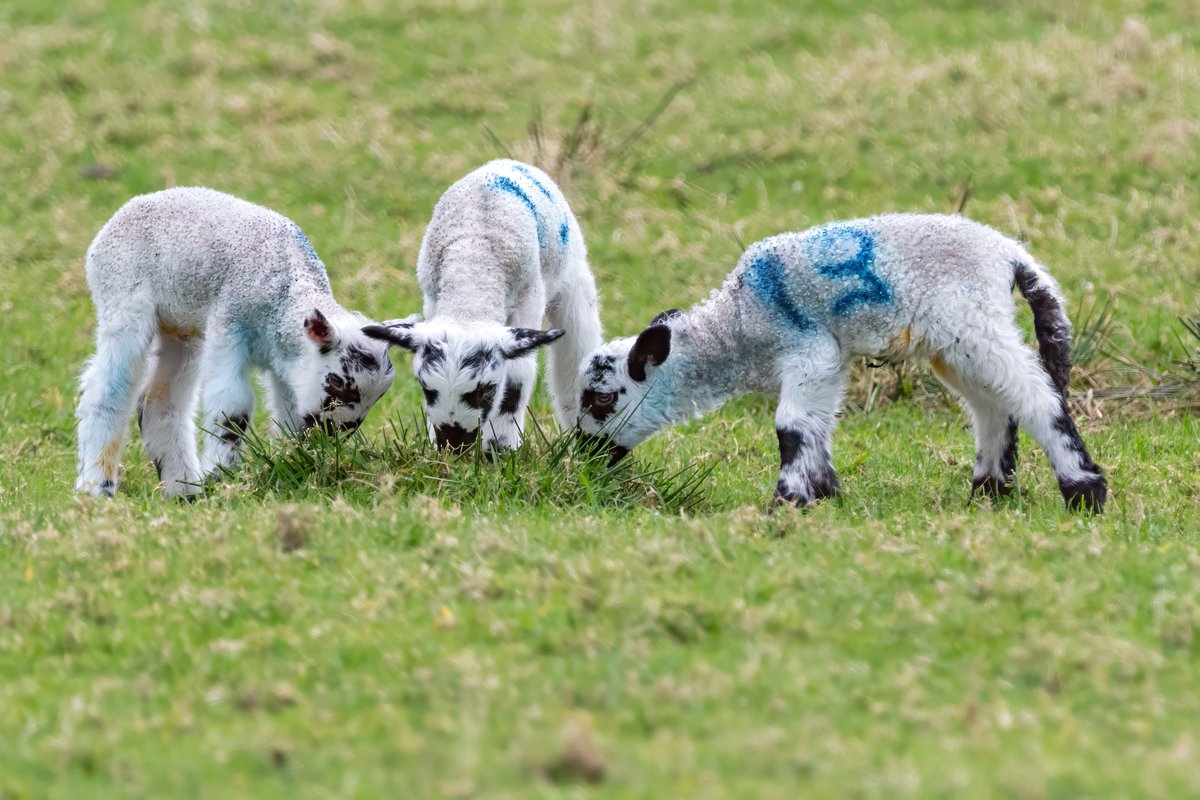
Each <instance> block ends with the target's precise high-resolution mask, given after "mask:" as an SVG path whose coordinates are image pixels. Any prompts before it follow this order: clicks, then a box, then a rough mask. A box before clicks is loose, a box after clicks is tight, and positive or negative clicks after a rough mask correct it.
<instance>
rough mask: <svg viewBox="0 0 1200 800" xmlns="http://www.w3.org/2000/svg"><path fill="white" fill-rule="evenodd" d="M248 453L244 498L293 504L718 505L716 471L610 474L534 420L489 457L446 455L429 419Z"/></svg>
mask: <svg viewBox="0 0 1200 800" xmlns="http://www.w3.org/2000/svg"><path fill="white" fill-rule="evenodd" d="M243 446H244V459H243V464H242V465H241V466H240V467H239V468H238V469H236V470H234V471H230V472H227V473H226V475H225V476H224V480H225V481H228V482H232V483H235V484H236V485H237V488H238V491H239V492H245V493H249V494H251V495H254V496H258V497H264V498H265V497H268V496H274V497H280V498H286V499H300V498H310V499H311V497H312V495H313V494H314V493H315V494H318V495H322V496H326V497H332V496H340V497H342V498H344V499H345V500H347V501H348V502H352V503H369V502H371V501H372V499H373V498H374V497H376V496H377V495H378V494H379V493H393V492H394V493H410V494H422V495H431V496H436V497H439V498H442V499H445V500H447V501H449V502H451V503H454V504H457V505H463V506H467V507H470V508H474V509H476V510H480V511H514V510H518V509H532V508H539V507H547V506H549V507H551V508H557V509H567V508H575V509H578V508H595V509H616V510H620V509H630V508H635V507H644V508H652V509H656V510H659V511H662V512H663V513H667V514H679V513H692V512H696V511H699V510H703V509H705V508H707V507H709V506H710V505H711V503H710V498H709V493H708V490H707V483H706V481H707V478H708V476H709V474H710V473H711V472H712V470H713V468H714V466H715V465H713V464H707V465H706V464H702V463H699V462H690V463H687V464H684V465H683V466H682V467H679V468H678V469H673V470H672V469H667V468H654V467H649V466H647V465H643V464H639V463H638V462H637V461H635V460H632V459H627V460H626V461H624V462H621V463H619V464H616V465H613V466H609V465H608V463H607V457H606V456H605V455H604V454H599V453H596V452H594V451H591V450H589V449H588V448H587V446H586V445H584V444H583V443H582V442H580V440H579V439H578V438H577V437H576V436H575V435H574V433H573V432H571V433H564V434H549V433H547V432H546V431H545V430H544V429H542V428H541V426H539V425H538V424H537V422H536V420H533V419H531V421H530V424H529V427H528V429H527V431H526V442H525V444H524V445H523V446H522V447H521V448H520V449H518V450H516V451H512V452H503V453H499V454H496V455H493V456H492V457H490V458H489V457H488V456H487V455H485V454H484V453H483V451H482V448H481V446H480V445H479V444H478V443H476V445H475V446H474V447H473V448H472V449H470V450H468V451H466V452H464V453H458V454H455V453H447V452H441V451H438V450H437V449H436V448H435V447H434V446H433V445H432V444H431V443H430V442H429V439H428V437H427V436H426V435H425V424H424V421H423V420H415V421H414V422H412V423H405V422H403V421H397V420H392V421H391V422H390V424H389V426H388V430H387V431H386V432H384V433H383V434H380V435H376V436H371V435H367V434H365V433H362V432H361V431H360V432H355V433H352V434H327V433H325V432H324V431H321V430H317V429H314V430H311V431H307V432H295V431H289V432H285V433H283V434H281V435H279V436H275V437H267V436H264V435H263V434H261V433H254V432H252V431H248V432H247V435H246V438H245V442H244V445H243Z"/></svg>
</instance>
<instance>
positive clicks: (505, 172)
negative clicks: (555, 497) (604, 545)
mask: <svg viewBox="0 0 1200 800" xmlns="http://www.w3.org/2000/svg"><path fill="white" fill-rule="evenodd" d="M417 280H418V283H419V284H420V286H421V291H422V292H423V293H424V299H425V302H424V319H423V321H420V322H414V323H398V324H386V325H378V326H371V327H367V328H365V329H364V330H365V331H366V333H368V334H369V335H371V336H375V337H377V338H379V339H381V340H384V341H387V342H390V343H391V344H394V345H397V346H399V347H403V348H406V349H408V350H410V351H411V352H412V353H413V354H414V358H413V372H414V373H415V374H416V377H417V381H418V382H419V383H420V385H421V390H422V391H423V393H424V396H425V414H426V418H427V420H428V423H429V429H430V437H431V438H432V439H433V440H434V441H435V442H436V443H437V445H438V447H439V448H451V449H463V448H466V447H468V446H470V445H471V444H473V443H474V442H475V440H476V439H477V438H478V436H479V431H480V429H482V430H483V432H484V435H483V442H482V444H483V447H484V450H485V451H492V450H494V449H511V448H515V447H517V446H518V445H519V444H520V441H521V433H522V430H523V428H524V423H525V411H526V408H527V406H528V405H529V400H530V397H531V396H532V394H533V388H534V383H535V381H536V379H537V356H536V353H535V351H536V350H537V349H538V348H540V347H543V346H545V345H547V344H550V343H551V342H557V343H556V344H555V345H554V346H553V347H550V348H549V349H548V350H547V357H546V360H547V372H548V374H549V387H550V394H551V397H552V399H553V405H554V412H555V416H556V418H557V420H558V423H559V425H560V426H561V427H563V428H564V429H571V428H573V427H574V426H575V422H576V419H577V413H576V404H575V397H576V396H577V395H578V386H577V383H576V382H577V380H578V377H579V365H580V362H581V360H582V359H583V357H584V356H585V355H586V354H587V353H589V352H590V351H591V350H593V349H594V348H596V347H598V346H599V345H600V343H601V336H600V312H599V304H598V301H597V298H596V284H595V281H594V279H593V278H592V273H591V270H590V269H589V268H588V261H587V248H586V247H585V246H584V242H583V235H582V234H581V233H580V230H579V225H578V223H577V222H576V221H575V216H574V215H573V214H572V213H571V209H570V207H569V206H568V205H567V201H566V198H565V197H563V194H562V192H561V191H559V189H558V187H557V186H556V185H555V184H554V181H553V180H551V178H550V176H549V175H547V174H546V173H545V172H543V171H541V170H540V169H537V168H536V167H532V166H530V165H528V164H522V163H520V162H518V161H511V160H497V161H492V162H490V163H488V164H485V165H484V166H482V167H480V168H478V169H476V170H475V171H473V172H471V173H469V174H468V175H466V176H465V177H463V178H462V179H460V180H459V181H458V182H456V183H455V184H454V185H453V186H451V187H450V188H449V189H447V190H446V192H445V194H443V195H442V197H441V199H440V200H438V203H437V206H436V207H435V208H434V211H433V219H432V221H431V222H430V223H429V227H428V228H427V229H426V231H425V238H424V240H423V241H422V242H421V250H420V253H419V255H418V260H417ZM543 317H544V318H545V319H546V320H548V322H549V324H550V325H551V326H552V327H551V328H550V329H549V330H544V329H542V328H541V325H542V321H543Z"/></svg>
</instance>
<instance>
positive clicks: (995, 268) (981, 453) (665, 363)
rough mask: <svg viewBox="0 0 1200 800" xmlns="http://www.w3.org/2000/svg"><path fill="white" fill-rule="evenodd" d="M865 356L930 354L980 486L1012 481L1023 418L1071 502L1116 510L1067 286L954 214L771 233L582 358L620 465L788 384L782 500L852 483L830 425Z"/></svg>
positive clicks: (591, 416) (996, 487)
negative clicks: (1090, 423) (1028, 316)
mask: <svg viewBox="0 0 1200 800" xmlns="http://www.w3.org/2000/svg"><path fill="white" fill-rule="evenodd" d="M1014 283H1015V284H1016V286H1017V288H1018V289H1020V291H1021V294H1022V295H1024V296H1025V299H1026V300H1027V301H1028V302H1029V304H1030V306H1031V307H1032V309H1033V315H1034V328H1035V331H1036V334H1037V339H1038V346H1039V351H1040V363H1039V356H1038V354H1035V353H1034V351H1033V350H1031V349H1030V348H1029V347H1028V346H1026V345H1025V344H1024V341H1023V337H1022V335H1021V330H1020V328H1019V327H1018V326H1017V325H1016V324H1015V323H1014V321H1013V318H1014V314H1015V308H1014V305H1013V301H1012V287H1013V284H1014ZM859 355H868V356H871V357H874V358H878V359H884V360H889V361H899V360H902V359H905V358H909V357H914V356H920V357H924V358H927V359H929V362H930V364H931V365H932V367H933V370H934V372H935V373H936V374H937V375H938V377H939V378H940V379H941V380H942V381H943V382H944V383H945V384H946V385H947V386H949V387H950V388H951V389H952V390H953V391H954V392H956V393H957V394H958V395H959V396H961V397H962V399H963V401H964V403H965V404H966V406H967V407H968V409H969V410H970V413H971V417H972V420H973V422H974V427H975V439H976V446H977V456H976V460H975V471H974V477H973V479H972V494H974V492H975V491H976V490H980V489H981V490H983V491H984V492H986V493H987V494H989V495H992V496H1000V495H1004V494H1007V493H1008V492H1009V490H1010V486H1011V483H1012V480H1013V475H1014V472H1015V470H1016V459H1017V425H1018V423H1019V424H1020V425H1023V426H1025V428H1026V429H1027V430H1028V431H1029V432H1030V433H1031V434H1032V435H1033V438H1034V439H1036V440H1037V442H1038V444H1040V445H1041V446H1042V449H1043V450H1044V451H1045V452H1046V455H1047V457H1048V458H1049V459H1050V463H1051V465H1052V466H1053V468H1054V473H1055V475H1056V476H1057V478H1058V485H1059V488H1060V490H1061V491H1062V495H1063V498H1064V499H1065V500H1066V503H1067V506H1068V508H1072V509H1073V508H1077V507H1083V508H1085V509H1090V510H1093V511H1100V510H1101V509H1102V508H1103V506H1104V501H1105V497H1106V494H1107V487H1106V483H1105V479H1104V472H1103V471H1102V470H1101V469H1100V467H1098V466H1096V465H1095V464H1094V463H1092V460H1091V458H1090V457H1089V456H1088V452H1087V449H1086V448H1085V447H1084V445H1083V441H1082V440H1081V439H1080V438H1079V433H1078V432H1077V431H1076V430H1075V425H1074V423H1073V422H1072V421H1071V415H1070V412H1069V410H1068V408H1067V374H1068V371H1069V370H1070V367H1071V360H1070V359H1071V352H1070V321H1069V320H1068V319H1067V315H1066V313H1065V312H1064V310H1063V304H1062V298H1061V297H1060V295H1059V290H1058V286H1057V285H1056V284H1055V282H1054V280H1053V279H1052V278H1051V277H1050V275H1049V274H1047V272H1046V270H1045V268H1043V267H1042V266H1041V265H1039V264H1038V263H1037V262H1036V261H1034V259H1033V257H1032V256H1030V255H1029V253H1027V252H1026V251H1025V250H1024V248H1022V247H1021V246H1020V245H1019V244H1017V243H1016V242H1014V241H1012V240H1011V239H1008V238H1006V237H1005V236H1002V235H1001V234H999V233H997V232H996V231H994V230H992V229H991V228H988V227H986V226H984V225H980V224H978V223H976V222H972V221H970V220H968V219H965V218H963V217H958V216H943V215H917V214H895V215H884V216H878V217H872V218H870V219H860V220H852V221H849V222H838V223H833V224H829V225H824V226H821V227H817V228H812V229H810V230H807V231H804V232H802V233H785V234H781V235H779V236H774V237H772V238H769V239H765V240H763V241H761V242H758V243H757V244H755V245H753V246H751V247H750V248H749V249H748V250H747V251H746V253H745V254H744V255H743V256H742V258H741V259H740V260H739V262H738V265H737V267H736V268H735V269H734V270H733V272H732V273H730V275H729V276H728V277H727V278H726V280H725V283H724V284H723V285H722V287H721V289H720V290H719V291H715V292H713V294H712V296H711V297H710V298H709V299H708V300H707V301H706V302H704V303H702V304H701V305H699V306H697V307H696V308H694V309H692V310H691V311H689V312H687V313H682V312H679V311H678V310H672V311H668V312H664V313H663V314H660V315H659V316H657V317H655V318H654V320H652V321H651V323H650V326H649V327H647V328H646V329H645V330H644V331H642V332H641V334H640V335H638V336H637V338H636V339H635V338H632V337H631V338H624V339H616V340H614V341H612V342H609V343H608V344H606V345H604V346H603V347H601V348H599V349H598V350H597V351H596V352H595V353H594V354H593V355H592V356H591V357H590V358H588V359H587V360H586V361H585V362H584V363H583V365H582V367H581V370H582V375H581V378H580V385H581V392H580V394H579V401H580V411H581V413H582V414H583V416H582V417H581V420H580V427H581V429H582V431H583V432H584V434H585V435H590V436H595V437H599V439H600V440H601V443H602V444H603V445H604V446H606V447H607V448H608V449H609V451H610V454H611V458H612V460H613V461H614V462H615V461H617V460H619V459H620V458H621V457H622V456H624V455H625V454H626V453H628V452H629V449H630V448H632V447H633V446H634V445H636V444H638V443H639V442H641V441H643V440H645V439H646V438H648V437H650V436H651V435H653V434H655V433H656V432H658V431H659V430H661V429H662V428H663V427H665V426H666V425H668V424H671V423H674V422H678V421H681V420H684V419H687V418H689V417H693V416H698V415H700V414H702V413H705V412H708V411H711V410H713V409H715V408H717V407H718V406H720V405H721V404H722V403H724V402H725V401H726V400H728V399H730V398H731V397H733V396H735V395H738V394H742V393H745V392H750V391H757V392H763V393H766V392H770V393H778V394H779V408H778V411H777V412H776V415H775V431H776V434H777V435H778V438H779V453H780V462H781V464H780V470H779V482H778V484H777V486H776V488H775V498H776V502H782V501H788V502H792V503H797V504H810V503H813V502H816V501H818V500H820V499H821V498H824V497H830V496H832V495H836V494H837V493H838V490H839V487H838V479H837V475H836V473H835V472H834V469H833V461H832V458H831V449H830V448H831V442H830V440H831V434H832V431H833V426H834V418H835V416H836V415H837V413H838V409H839V407H840V405H841V402H842V395H843V391H844V387H845V381H846V371H847V364H848V361H849V360H850V358H851V357H852V356H859Z"/></svg>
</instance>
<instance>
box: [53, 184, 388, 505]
mask: <svg viewBox="0 0 1200 800" xmlns="http://www.w3.org/2000/svg"><path fill="white" fill-rule="evenodd" d="M87 279H88V285H89V286H90V287H91V289H92V297H93V300H94V302H95V306H96V317H97V326H96V355H95V356H94V357H93V358H92V359H91V361H90V362H89V364H88V367H87V369H86V370H85V371H84V374H83V377H82V379H81V390H82V397H81V399H80V403H79V408H78V412H77V416H78V420H79V477H78V480H77V482H76V489H77V490H78V491H84V492H88V493H91V494H96V495H107V496H110V497H111V496H112V495H113V494H114V492H115V491H116V485H117V476H118V471H119V457H120V451H121V448H122V446H123V444H124V439H125V435H126V433H127V429H128V422H129V417H130V416H131V414H132V413H133V410H134V405H135V402H136V404H137V406H138V411H139V414H138V417H139V423H140V426H141V429H142V436H143V439H144V442H145V448H146V452H147V454H148V455H150V457H151V458H152V459H153V460H154V464H155V467H156V468H157V469H158V473H159V477H160V479H161V480H162V481H163V489H164V492H165V493H166V494H167V496H169V497H170V496H177V495H185V496H188V495H192V494H195V493H196V492H198V491H200V487H201V484H202V482H203V480H204V479H205V477H206V476H209V477H211V476H213V475H215V474H216V473H218V472H219V470H220V468H221V467H223V466H225V467H227V466H232V465H233V464H235V463H236V462H237V459H238V452H239V445H240V443H241V435H242V432H243V431H244V430H245V428H246V426H247V425H248V424H249V421H250V418H251V416H252V414H253V410H254V392H253V388H252V386H251V384H250V372H251V370H252V369H261V370H264V371H265V372H266V376H265V383H266V386H267V390H268V394H269V396H270V404H271V411H272V416H273V418H274V421H275V422H276V423H277V424H278V425H280V426H285V427H289V428H296V429H299V428H303V427H308V426H310V425H314V424H317V423H321V424H323V425H326V426H328V427H354V426H357V424H358V423H359V422H360V421H361V420H362V419H363V418H364V417H365V416H366V413H367V411H368V410H369V409H370V408H371V406H372V405H373V404H374V403H375V401H376V400H378V399H379V397H380V396H382V395H383V393H384V392H385V391H386V390H387V388H388V387H389V386H390V385H391V382H392V379H393V376H394V370H393V369H392V366H391V363H390V361H389V360H388V358H387V355H386V352H385V348H384V347H381V346H380V345H379V344H378V343H377V342H375V341H374V340H372V339H369V338H368V337H366V336H364V335H363V334H362V333H361V331H360V330H359V329H360V327H361V326H362V325H363V324H364V323H366V322H368V320H366V319H365V318H363V317H362V316H361V315H358V314H355V313H352V312H349V311H346V310H345V309H343V308H342V307H341V306H340V305H338V303H337V302H336V301H335V300H334V299H333V294H332V292H331V290H330V287H329V279H328V278H327V277H326V274H325V268H324V266H323V265H322V264H321V261H320V259H319V258H318V257H317V254H316V253H315V252H314V251H313V248H312V245H311V244H310V243H309V241H308V239H307V238H306V237H305V235H304V234H303V232H301V230H300V229H299V228H298V227H297V226H296V225H295V223H293V222H292V221H291V220H289V219H287V218H286V217H283V216H281V215H280V214H277V213H275V212H274V211H270V210H268V209H266V208H263V207H261V206H257V205H254V204H252V203H249V202H246V201H245V200H240V199H238V198H236V197H233V196H231V195H227V194H222V193H221V192H217V191H213V190H211V189H203V188H179V189H168V190H166V191H162V192H156V193H154V194H148V195H142V196H140V197H135V198H134V199H132V200H130V201H129V202H128V203H126V204H125V205H124V206H123V207H122V208H121V209H120V210H119V211H118V212H117V213H116V214H115V215H114V216H113V218H112V219H111V220H109V222H108V223H107V224H106V225H105V226H104V228H103V229H101V231H100V233H99V234H97V236H96V238H95V240H94V241H93V242H92V245H91V247H89V248H88V253H87ZM144 375H148V378H147V379H145V380H143V376H144ZM197 384H200V389H199V393H201V394H202V406H203V411H204V426H203V427H204V430H205V445H204V453H203V460H201V458H200V456H199V454H198V453H197V448H196V440H195V421H194V415H195V408H196V401H197V394H198V391H197ZM139 388H140V389H141V397H140V401H139V400H138V390H139Z"/></svg>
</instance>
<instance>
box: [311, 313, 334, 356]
mask: <svg viewBox="0 0 1200 800" xmlns="http://www.w3.org/2000/svg"><path fill="white" fill-rule="evenodd" d="M304 333H305V334H306V335H307V336H308V338H309V341H311V342H312V343H313V344H315V345H316V346H317V347H319V348H321V352H322V353H328V352H330V351H331V350H333V349H334V348H335V347H337V331H336V330H334V327H333V325H332V324H331V323H330V322H329V320H328V319H326V318H325V315H324V314H322V313H321V309H319V308H314V309H313V310H312V311H310V312H308V315H307V316H305V317H304Z"/></svg>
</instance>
